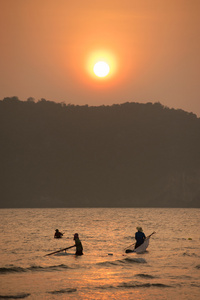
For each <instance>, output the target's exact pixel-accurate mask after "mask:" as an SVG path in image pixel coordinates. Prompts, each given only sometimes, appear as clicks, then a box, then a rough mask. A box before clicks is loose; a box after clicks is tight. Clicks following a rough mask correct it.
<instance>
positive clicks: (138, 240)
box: [135, 227, 146, 249]
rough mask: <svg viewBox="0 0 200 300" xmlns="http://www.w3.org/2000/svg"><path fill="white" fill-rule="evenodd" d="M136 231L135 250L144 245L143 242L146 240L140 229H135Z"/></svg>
mask: <svg viewBox="0 0 200 300" xmlns="http://www.w3.org/2000/svg"><path fill="white" fill-rule="evenodd" d="M136 229H137V232H136V233H135V239H136V244H135V249H136V248H137V247H139V246H140V245H142V244H143V243H144V240H145V239H146V236H145V234H144V232H143V230H142V227H137V228H136Z"/></svg>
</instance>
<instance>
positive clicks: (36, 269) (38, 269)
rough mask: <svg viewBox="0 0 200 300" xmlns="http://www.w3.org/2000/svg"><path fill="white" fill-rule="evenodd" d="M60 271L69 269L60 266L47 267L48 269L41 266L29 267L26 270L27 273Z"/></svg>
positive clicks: (62, 265)
mask: <svg viewBox="0 0 200 300" xmlns="http://www.w3.org/2000/svg"><path fill="white" fill-rule="evenodd" d="M60 269H71V268H70V267H69V266H67V265H64V264H61V265H57V266H48V267H41V266H31V267H30V268H27V270H29V271H52V270H53V271H59V270H60Z"/></svg>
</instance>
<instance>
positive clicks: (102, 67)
mask: <svg viewBox="0 0 200 300" xmlns="http://www.w3.org/2000/svg"><path fill="white" fill-rule="evenodd" d="M93 71H94V73H95V75H96V76H98V77H105V76H107V75H108V73H109V72H110V67H109V65H108V64H107V63H106V62H105V61H98V62H97V63H96V64H95V65H94V68H93Z"/></svg>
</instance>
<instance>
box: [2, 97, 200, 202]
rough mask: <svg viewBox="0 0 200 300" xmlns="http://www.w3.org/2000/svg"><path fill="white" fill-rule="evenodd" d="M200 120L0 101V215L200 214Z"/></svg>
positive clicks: (144, 108) (118, 107)
mask: <svg viewBox="0 0 200 300" xmlns="http://www.w3.org/2000/svg"><path fill="white" fill-rule="evenodd" d="M199 137H200V119H199V118H197V116H196V115H195V114H193V113H188V112H185V111H183V110H180V109H178V110H175V109H169V108H168V107H165V106H163V105H162V104H160V103H154V104H153V103H146V104H139V103H134V102H130V103H129V102H127V103H123V104H114V105H111V106H105V105H102V106H88V105H84V106H79V105H71V104H65V103H55V102H53V101H47V100H45V99H41V100H39V101H37V102H36V101H35V100H34V99H33V98H28V99H27V101H21V100H19V99H18V98H17V97H7V98H4V99H3V100H0V140H1V147H0V159H1V172H0V180H1V185H0V186H1V190H0V196H1V202H0V207H200V139H199Z"/></svg>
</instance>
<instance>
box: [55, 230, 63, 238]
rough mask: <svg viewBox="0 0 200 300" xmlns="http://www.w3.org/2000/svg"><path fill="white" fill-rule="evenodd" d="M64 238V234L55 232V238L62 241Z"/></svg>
mask: <svg viewBox="0 0 200 300" xmlns="http://www.w3.org/2000/svg"><path fill="white" fill-rule="evenodd" d="M62 236H63V233H62V232H60V231H59V230H58V229H56V230H55V234H54V238H56V239H60V238H61V237H62Z"/></svg>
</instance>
